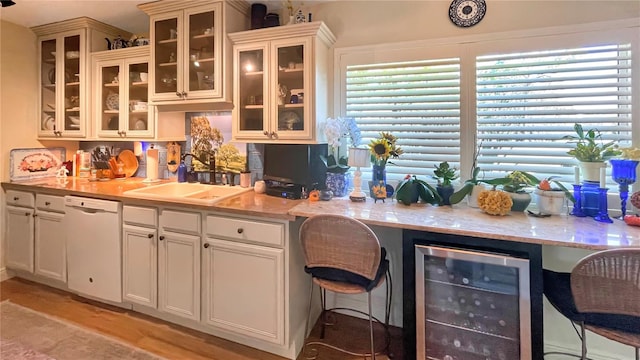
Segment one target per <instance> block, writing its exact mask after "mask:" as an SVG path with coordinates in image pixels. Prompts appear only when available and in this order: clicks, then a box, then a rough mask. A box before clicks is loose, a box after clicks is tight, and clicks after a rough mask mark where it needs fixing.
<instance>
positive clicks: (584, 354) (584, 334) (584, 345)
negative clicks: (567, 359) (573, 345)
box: [580, 322, 587, 360]
mask: <svg viewBox="0 0 640 360" xmlns="http://www.w3.org/2000/svg"><path fill="white" fill-rule="evenodd" d="M580 340H581V343H582V357H581V359H582V360H587V331H586V329H585V328H584V322H581V323H580Z"/></svg>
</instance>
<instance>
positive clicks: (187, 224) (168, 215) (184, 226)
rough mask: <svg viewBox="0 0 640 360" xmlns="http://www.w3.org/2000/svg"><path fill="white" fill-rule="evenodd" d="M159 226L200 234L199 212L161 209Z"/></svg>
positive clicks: (165, 228)
mask: <svg viewBox="0 0 640 360" xmlns="http://www.w3.org/2000/svg"><path fill="white" fill-rule="evenodd" d="M160 226H162V229H163V230H177V231H178V232H190V233H194V234H200V214H197V213H189V212H181V211H171V210H163V211H162V213H161V214H160Z"/></svg>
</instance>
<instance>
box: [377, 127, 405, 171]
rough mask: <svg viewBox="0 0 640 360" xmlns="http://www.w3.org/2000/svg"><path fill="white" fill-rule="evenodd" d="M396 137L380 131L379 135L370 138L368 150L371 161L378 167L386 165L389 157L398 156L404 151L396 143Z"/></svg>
mask: <svg viewBox="0 0 640 360" xmlns="http://www.w3.org/2000/svg"><path fill="white" fill-rule="evenodd" d="M397 140H398V138H396V137H395V136H393V135H391V133H388V132H380V137H379V138H377V139H374V140H371V142H370V143H369V151H370V152H371V163H373V164H374V165H376V166H379V167H386V165H387V162H388V161H389V158H394V159H396V158H398V157H399V156H400V155H402V154H403V153H404V151H402V149H401V148H400V147H399V146H398V145H397V144H396V141H397Z"/></svg>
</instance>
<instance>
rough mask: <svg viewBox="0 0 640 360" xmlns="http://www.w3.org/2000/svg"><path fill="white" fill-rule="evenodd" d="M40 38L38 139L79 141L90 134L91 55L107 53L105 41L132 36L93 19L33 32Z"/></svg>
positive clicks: (46, 26)
mask: <svg viewBox="0 0 640 360" xmlns="http://www.w3.org/2000/svg"><path fill="white" fill-rule="evenodd" d="M31 30H33V32H34V33H35V34H36V35H37V36H38V59H39V80H38V93H39V100H40V101H39V112H38V113H39V116H38V117H37V121H38V124H37V129H38V131H37V137H38V139H51V138H55V139H78V138H85V137H86V136H87V135H88V134H89V130H88V128H89V126H90V124H89V120H88V119H89V114H90V106H91V105H90V104H91V102H90V98H89V96H90V94H91V92H90V87H89V84H90V76H91V69H90V65H89V61H90V60H89V57H90V53H91V52H93V51H100V50H106V49H107V42H106V40H105V39H104V38H109V39H112V38H115V37H117V36H122V37H124V38H129V36H130V35H131V34H130V33H129V32H127V31H124V30H121V29H118V28H115V27H113V26H110V25H107V24H103V23H101V22H98V21H95V20H93V19H90V18H86V17H83V18H77V19H72V20H67V21H62V22H57V23H54V24H47V25H41V26H37V27H33V28H31Z"/></svg>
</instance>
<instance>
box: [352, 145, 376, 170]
mask: <svg viewBox="0 0 640 360" xmlns="http://www.w3.org/2000/svg"><path fill="white" fill-rule="evenodd" d="M370 163H371V153H370V152H369V149H360V148H349V163H348V164H349V166H356V167H359V166H369V164H370Z"/></svg>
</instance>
